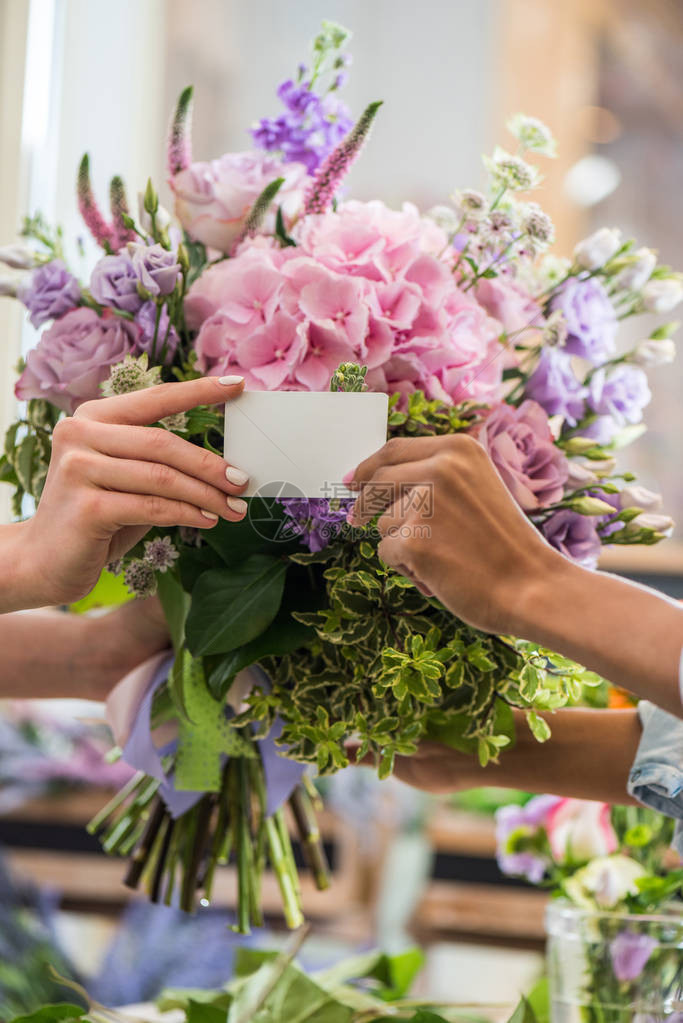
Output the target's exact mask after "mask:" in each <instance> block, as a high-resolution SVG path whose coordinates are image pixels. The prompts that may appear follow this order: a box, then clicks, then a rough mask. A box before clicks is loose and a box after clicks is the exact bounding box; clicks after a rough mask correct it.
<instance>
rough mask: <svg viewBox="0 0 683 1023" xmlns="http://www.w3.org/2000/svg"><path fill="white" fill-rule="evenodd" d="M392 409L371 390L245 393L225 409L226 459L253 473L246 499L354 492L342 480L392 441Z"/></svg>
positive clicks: (340, 495)
mask: <svg viewBox="0 0 683 1023" xmlns="http://www.w3.org/2000/svg"><path fill="white" fill-rule="evenodd" d="M388 406H389V399H388V397H387V395H386V394H375V393H370V392H367V391H366V392H362V393H358V392H355V393H343V392H330V391H327V392H307V391H245V392H244V393H243V394H241V395H240V396H239V398H237V399H236V400H235V401H233V402H231V403H230V404H229V405H226V407H225V448H224V454H225V458H226V461H228V462H230V463H231V464H234V465H238V466H239V467H240V468H241V469H243V470H244V471H245V472H247V473H248V474H249V487H248V489H247V490H246V492H245V495H244V496H245V497H253V496H254V494H256V493H259V494H261V495H263V496H275V495H277V496H278V497H301V496H302V495H303V496H304V497H317V498H320V497H351V496H353V495H352V493H351V491H350V490H348V488H347V487H346V486H344V484H343V483H342V480H343V478H344V476H345V475H346V474H347V473H348V472H349V470H351V469H353V468H354V467H355V466H356V465H358V463H359V462H362V461H363V459H365V458H367V457H368V456H369V455H371V454H372V453H373V452H374V451H377V449H378V448H380V447H381V446H382V445H383V444H384V442H385V441H386V435H387V414H388Z"/></svg>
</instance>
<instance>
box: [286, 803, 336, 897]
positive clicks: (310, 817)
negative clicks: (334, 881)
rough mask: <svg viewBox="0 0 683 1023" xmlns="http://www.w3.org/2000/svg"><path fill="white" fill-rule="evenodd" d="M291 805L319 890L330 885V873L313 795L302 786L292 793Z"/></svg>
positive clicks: (306, 856)
mask: <svg viewBox="0 0 683 1023" xmlns="http://www.w3.org/2000/svg"><path fill="white" fill-rule="evenodd" d="M289 805H290V807H291V808H292V813H293V814H294V820H295V821H296V826H297V830H298V832H299V837H300V839H301V847H302V850H303V854H304V857H305V859H306V862H307V864H308V866H309V869H310V871H311V873H312V874H313V877H314V878H315V885H316V888H317V889H318V890H319V891H324V890H325V889H326V888H329V886H330V873H329V865H328V863H327V857H326V856H325V849H324V848H323V843H322V839H321V837H320V829H319V827H318V821H317V819H316V815H315V809H314V807H313V803H312V801H311V797H310V796H309V794H308V793H307V792H306V790H305V789H304V788H303V787H302V786H298V787H297V788H296V789H295V790H294V792H293V793H292V795H291V797H290V800H289Z"/></svg>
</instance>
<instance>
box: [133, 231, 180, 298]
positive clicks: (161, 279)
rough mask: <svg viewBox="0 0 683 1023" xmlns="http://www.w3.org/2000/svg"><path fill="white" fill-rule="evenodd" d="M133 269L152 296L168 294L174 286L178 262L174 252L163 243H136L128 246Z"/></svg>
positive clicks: (178, 271) (176, 278) (178, 269)
mask: <svg viewBox="0 0 683 1023" xmlns="http://www.w3.org/2000/svg"><path fill="white" fill-rule="evenodd" d="M128 251H129V255H130V257H131V263H132V265H133V271H134V272H135V275H136V276H137V279H138V280H139V281H140V284H141V285H142V286H143V288H144V289H145V291H148V292H149V294H150V295H151V296H152V297H153V298H157V296H159V295H170V294H171V292H172V291H173V289H174V288H175V286H176V281H177V280H178V274H179V273H180V263H179V262H178V260H177V259H176V256H175V253H173V252H169V251H168V249H165V248H164V247H163V245H138V244H135V243H133V244H131V245H129V247H128Z"/></svg>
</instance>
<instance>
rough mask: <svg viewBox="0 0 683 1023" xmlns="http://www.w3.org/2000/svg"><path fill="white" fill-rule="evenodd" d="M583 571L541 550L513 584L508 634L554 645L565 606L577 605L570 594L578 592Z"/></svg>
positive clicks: (550, 550) (559, 556) (555, 555)
mask: <svg viewBox="0 0 683 1023" xmlns="http://www.w3.org/2000/svg"><path fill="white" fill-rule="evenodd" d="M586 571H587V570H586V569H584V568H581V567H580V566H579V565H576V564H575V563H574V562H572V561H570V560H569V559H568V558H566V557H564V556H563V555H562V554H560V553H558V552H557V551H554V550H552V549H548V551H546V552H543V555H542V556H541V557H538V558H536V559H535V560H534V564H533V567H532V568H531V570H530V571H529V572H527V573H526V574H525V575H524V576H522V578H521V579H520V580H519V581H518V582H517V585H516V586H515V592H514V594H513V595H512V598H513V599H512V600H511V601H510V605H509V606H510V608H511V626H510V630H509V631H510V633H512V634H513V635H515V636H519V637H520V638H521V639H527V640H529V641H531V642H535V643H540V644H542V645H545V646H550V647H553V646H554V644H555V643H556V640H557V638H558V628H559V627H560V626H561V624H562V622H564V621H565V619H566V615H567V608H568V607H569V606H571V605H573V606H574V607H576V606H577V604H576V600H575V598H574V596H573V594H574V593H575V592H577V589H578V593H579V594H580V593H581V580H582V578H583V576H584V575H585V574H586ZM576 599H579V598H576Z"/></svg>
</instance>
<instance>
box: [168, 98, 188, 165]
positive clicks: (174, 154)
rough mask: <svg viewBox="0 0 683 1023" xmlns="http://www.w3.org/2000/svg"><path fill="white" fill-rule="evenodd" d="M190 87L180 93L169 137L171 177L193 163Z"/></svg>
mask: <svg viewBox="0 0 683 1023" xmlns="http://www.w3.org/2000/svg"><path fill="white" fill-rule="evenodd" d="M193 92H194V89H193V87H192V86H191V85H188V86H187V88H186V89H183V91H182V92H181V93H180V96H179V97H178V102H177V104H176V108H175V112H174V114H173V117H172V119H171V128H170V131H169V136H168V171H169V174H170V175H171V177H174V176H175V175H176V174H179V173H180V171H183V170H185V169H186V168H187V167H189V166H190V164H191V163H192V95H193Z"/></svg>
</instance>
